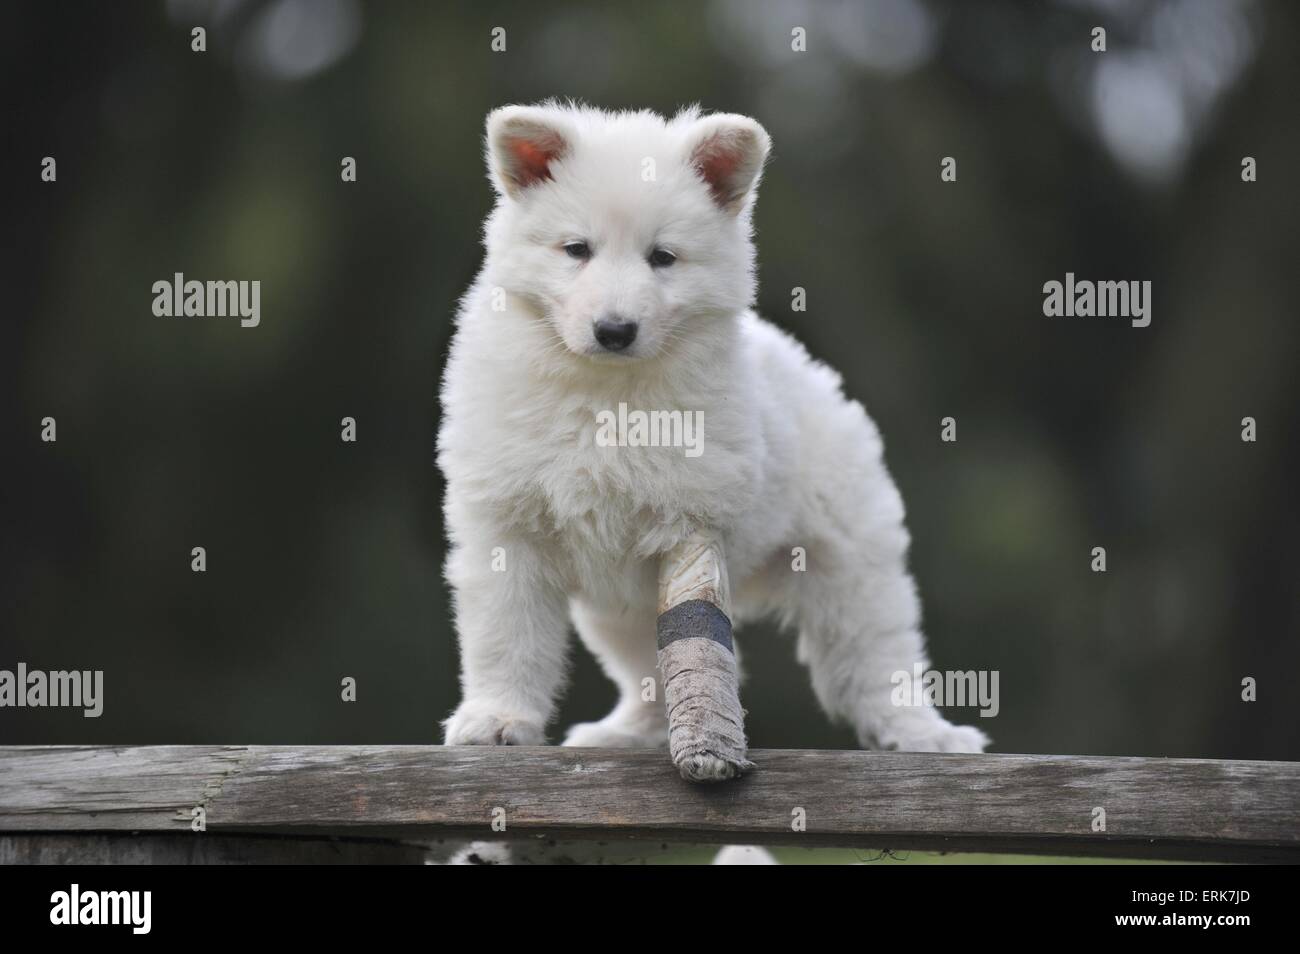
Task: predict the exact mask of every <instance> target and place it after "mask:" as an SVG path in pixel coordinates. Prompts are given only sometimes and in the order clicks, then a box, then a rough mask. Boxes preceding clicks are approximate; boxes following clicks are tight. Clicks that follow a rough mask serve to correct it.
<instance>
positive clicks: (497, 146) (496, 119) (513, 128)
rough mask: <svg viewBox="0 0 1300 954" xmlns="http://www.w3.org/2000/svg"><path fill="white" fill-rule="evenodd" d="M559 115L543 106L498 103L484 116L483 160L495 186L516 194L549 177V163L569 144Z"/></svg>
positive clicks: (504, 192) (569, 133) (566, 127)
mask: <svg viewBox="0 0 1300 954" xmlns="http://www.w3.org/2000/svg"><path fill="white" fill-rule="evenodd" d="M572 142H573V131H572V129H571V128H570V127H569V125H568V123H567V122H565V120H564V117H563V115H562V114H561V113H560V112H559V111H558V110H554V109H548V108H546V107H544V106H502V107H501V108H500V109H494V110H493V111H492V112H491V113H490V114H489V115H488V119H487V160H488V169H489V170H490V171H491V173H492V181H493V182H494V183H495V184H496V187H497V190H498V191H499V192H500V193H501V194H502V195H505V196H509V197H510V198H512V199H514V198H518V197H519V195H520V194H521V193H522V192H523V191H524V190H525V189H527V188H528V187H529V186H532V185H536V184H537V183H538V182H543V181H545V180H547V179H550V178H551V166H552V165H553V164H554V163H556V162H559V161H560V160H561V159H563V158H564V157H565V155H567V154H568V152H569V150H570V149H571V148H572Z"/></svg>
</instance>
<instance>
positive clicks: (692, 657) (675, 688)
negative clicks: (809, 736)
mask: <svg viewBox="0 0 1300 954" xmlns="http://www.w3.org/2000/svg"><path fill="white" fill-rule="evenodd" d="M730 603H731V596H730V592H729V590H728V585H727V566H726V562H725V561H724V559H723V554H722V544H721V542H720V541H719V540H718V539H717V538H716V537H713V536H711V535H707V534H703V533H696V534H694V535H693V536H692V537H690V538H689V539H688V540H686V541H684V542H683V543H681V544H679V545H678V546H676V547H674V548H673V549H672V550H671V551H670V552H669V553H667V554H666V555H665V556H664V559H663V562H662V563H661V564H660V567H659V621H658V629H659V670H660V672H661V673H662V675H663V686H664V703H665V705H666V706H667V709H668V752H669V754H670V755H671V756H672V760H673V764H674V765H676V766H677V769H678V771H679V772H681V773H682V777H683V778H685V779H688V780H690V781H695V782H714V781H721V780H723V779H728V778H735V777H736V776H738V775H742V774H744V772H745V771H746V770H748V769H750V768H752V767H753V763H751V762H750V761H749V759H748V758H747V757H746V755H747V752H746V746H745V710H744V709H742V708H741V707H740V695H739V673H738V670H737V667H736V653H735V649H734V647H733V645H732V641H731V618H730V616H729V615H728V613H729V611H730Z"/></svg>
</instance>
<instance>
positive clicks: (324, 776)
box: [0, 746, 1300, 860]
mask: <svg viewBox="0 0 1300 954" xmlns="http://www.w3.org/2000/svg"><path fill="white" fill-rule="evenodd" d="M753 758H754V761H755V762H756V763H757V766H758V767H757V769H756V770H755V771H754V773H753V774H752V775H751V776H747V777H745V778H743V779H740V780H737V781H734V782H730V783H727V784H723V785H716V786H707V787H705V786H698V785H692V784H690V783H688V782H685V781H683V780H682V779H681V778H680V777H679V776H678V774H677V771H676V769H674V767H673V766H672V765H671V763H669V761H668V760H667V759H666V758H665V756H664V753H663V752H660V751H640V750H608V749H565V748H557V747H539V748H519V747H507V748H490V747H443V746H307V747H291V746H149V747H130V746H121V747H116V746H114V747H77V746H69V747H62V746H60V747H23V746H20V747H0V832H6V833H10V834H20V833H25V832H57V833H63V834H70V833H74V832H101V833H112V832H131V831H142V832H173V833H181V834H185V833H189V827H190V820H191V810H192V809H193V808H194V807H195V806H200V805H201V806H203V807H204V809H205V811H206V815H207V827H208V830H207V832H205V833H202V834H193V837H195V838H202V837H212V836H216V835H221V834H223V833H226V834H245V835H258V834H261V835H266V834H280V835H284V834H306V835H312V836H321V835H328V836H334V837H345V838H387V839H394V840H406V841H414V840H420V839H429V838H446V837H449V836H457V837H461V836H463V837H469V838H477V839H490V838H496V837H502V836H501V835H500V834H499V833H495V832H493V831H492V830H491V828H490V822H491V821H492V817H493V816H492V813H493V810H494V809H496V808H502V809H504V810H505V819H506V825H507V832H506V836H508V837H529V836H542V837H549V838H561V839H571V838H580V839H581V838H599V839H623V838H631V839H656V840H660V841H689V842H697V843H713V844H716V843H745V844H795V845H806V846H809V847H811V846H819V845H836V846H842V847H863V848H869V849H874V850H880V849H891V850H908V849H937V850H945V851H974V850H978V851H985V850H988V851H1003V852H1032V853H1043V852H1048V853H1059V854H1078V855H1102V856H1119V857H1155V858H1160V857H1166V858H1198V859H1204V860H1296V859H1300V763H1294V762H1259V761H1231V762H1230V761H1210V760H1199V759H1143V758H1097V757H1071V756H1053V755H931V754H916V753H892V752H857V751H805V750H760V751H757V752H754V753H753ZM1096 807H1101V808H1104V809H1105V812H1106V831H1104V832H1094V831H1093V830H1092V824H1093V809H1094V808H1096ZM796 809H802V810H803V812H804V813H805V815H806V818H807V830H806V831H803V832H798V831H794V830H792V828H791V822H792V819H793V818H794V814H793V813H794V812H795V811H796Z"/></svg>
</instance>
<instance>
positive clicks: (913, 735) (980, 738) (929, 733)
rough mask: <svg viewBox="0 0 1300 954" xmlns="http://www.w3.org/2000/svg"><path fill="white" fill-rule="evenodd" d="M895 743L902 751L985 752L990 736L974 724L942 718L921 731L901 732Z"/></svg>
mask: <svg viewBox="0 0 1300 954" xmlns="http://www.w3.org/2000/svg"><path fill="white" fill-rule="evenodd" d="M894 741H895V744H894V745H893V748H896V749H898V750H900V751H902V752H983V751H984V747H985V746H987V745H988V744H989V737H988V736H987V735H985V734H984V733H983V732H981V731H980V730H979V729H977V728H975V727H974V726H973V725H952V724H951V723H949V722H945V721H944V720H942V719H938V720H936V721H935V722H933V723H930V724H928V725H926V726H924V727H923V728H921V731H907V732H902V733H899V735H898V737H897V739H896V740H894Z"/></svg>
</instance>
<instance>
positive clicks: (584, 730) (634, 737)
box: [563, 720, 668, 749]
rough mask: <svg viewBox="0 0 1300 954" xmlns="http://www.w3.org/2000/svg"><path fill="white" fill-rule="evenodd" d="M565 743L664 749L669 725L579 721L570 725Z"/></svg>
mask: <svg viewBox="0 0 1300 954" xmlns="http://www.w3.org/2000/svg"><path fill="white" fill-rule="evenodd" d="M563 744H564V745H569V746H574V747H576V748H588V749H662V748H663V747H664V746H666V745H667V744H668V727H667V726H666V725H663V726H637V725H627V724H626V723H618V722H607V721H605V720H601V721H600V722H579V723H578V724H577V725H574V726H570V728H569V733H568V735H566V736H565V737H564V743H563Z"/></svg>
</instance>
